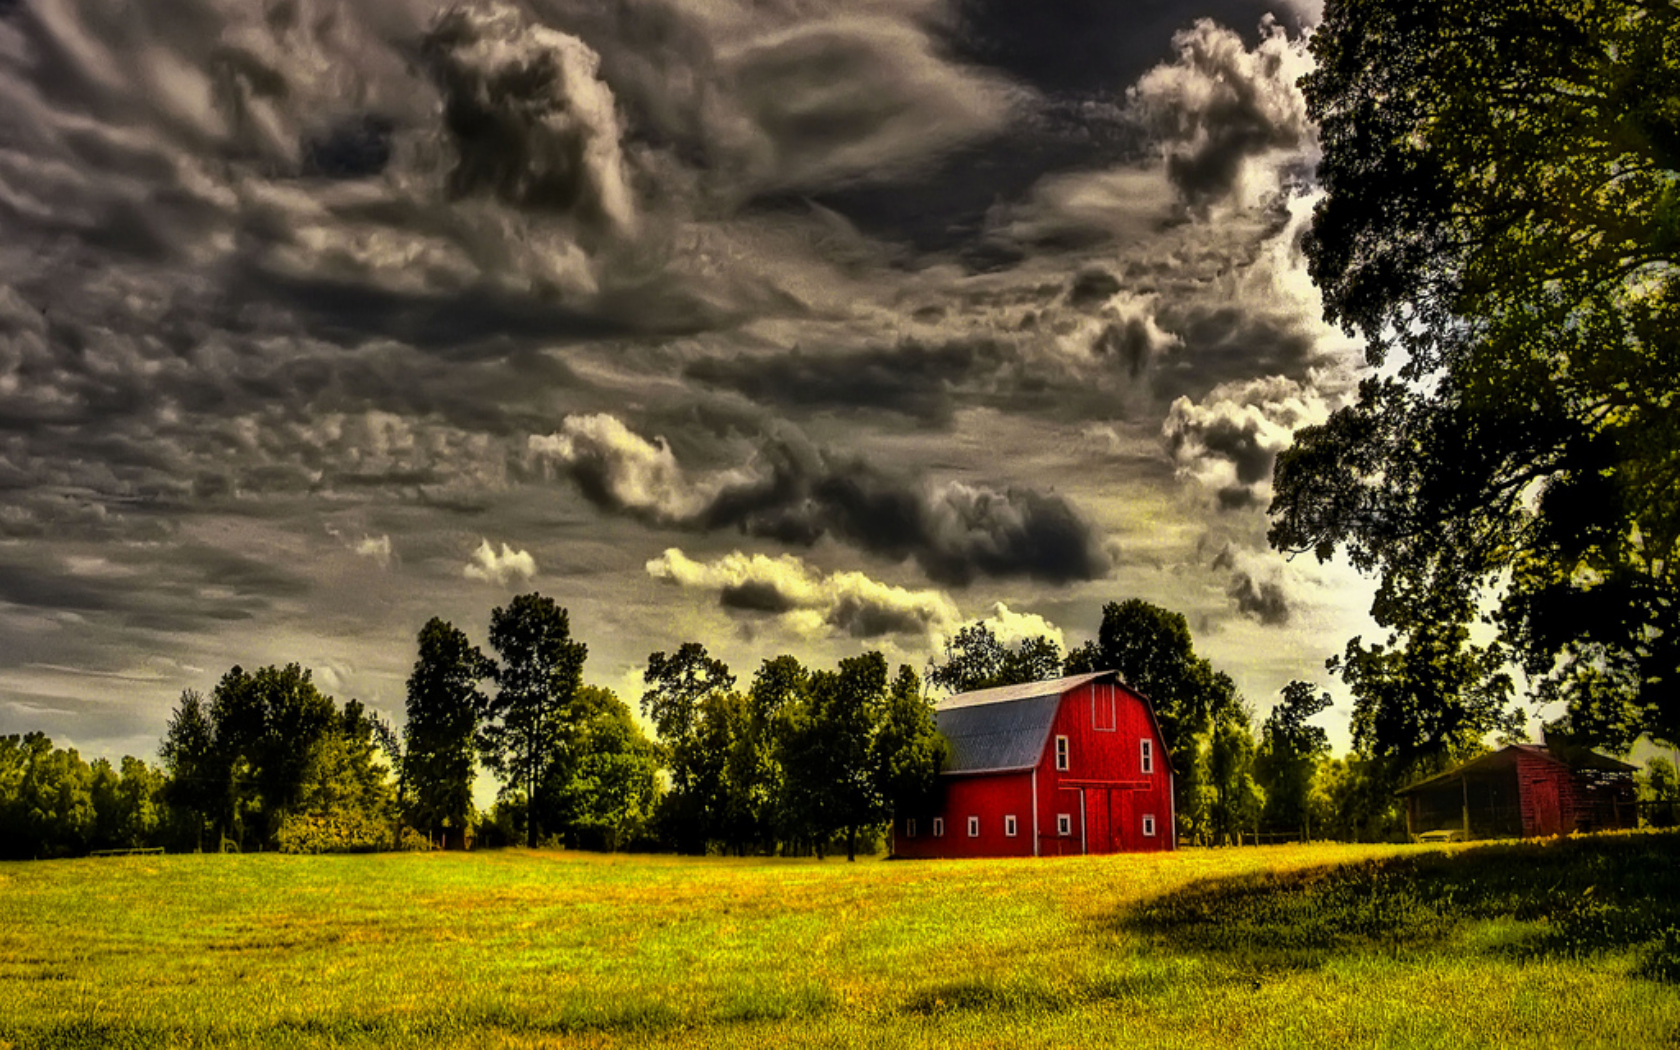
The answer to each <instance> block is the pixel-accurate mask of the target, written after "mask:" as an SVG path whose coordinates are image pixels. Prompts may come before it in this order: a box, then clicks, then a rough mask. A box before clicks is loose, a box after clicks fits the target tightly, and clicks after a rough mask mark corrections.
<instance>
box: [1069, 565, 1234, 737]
mask: <svg viewBox="0 0 1680 1050" xmlns="http://www.w3.org/2000/svg"><path fill="white" fill-rule="evenodd" d="M1089 671H1118V672H1119V673H1120V677H1121V679H1122V680H1123V681H1124V682H1125V683H1126V684H1127V685H1129V686H1131V687H1132V688H1133V689H1135V690H1137V691H1138V692H1139V693H1142V694H1143V695H1144V697H1145V698H1146V699H1148V701H1149V704H1150V706H1151V707H1153V708H1154V710H1155V718H1156V720H1157V721H1158V722H1159V723H1160V724H1161V735H1162V736H1163V737H1165V738H1166V745H1167V750H1168V751H1169V752H1171V753H1172V755H1173V758H1174V766H1175V768H1176V767H1177V766H1178V762H1179V760H1180V759H1181V758H1183V759H1188V757H1189V755H1188V747H1189V744H1190V740H1191V738H1192V737H1193V736H1195V735H1196V734H1197V733H1200V732H1203V731H1204V730H1206V729H1208V728H1209V727H1211V726H1212V725H1213V724H1214V722H1215V721H1216V720H1217V719H1219V718H1220V717H1222V716H1224V715H1226V714H1228V713H1231V712H1234V711H1235V710H1236V709H1237V707H1238V701H1237V690H1236V684H1235V683H1234V682H1232V681H1231V678H1230V676H1229V675H1226V674H1224V673H1223V672H1220V671H1215V670H1214V669H1213V667H1212V666H1211V665H1210V664H1209V663H1208V662H1207V661H1206V660H1204V659H1202V658H1201V657H1199V656H1197V655H1196V650H1195V646H1194V644H1193V643H1192V642H1191V640H1190V624H1189V622H1188V621H1186V620H1185V619H1184V616H1183V614H1181V613H1175V612H1169V611H1168V610H1166V609H1163V608H1161V607H1160V606H1158V605H1151V604H1150V603H1148V602H1146V601H1143V600H1142V599H1140V598H1130V599H1127V600H1126V601H1124V602H1109V603H1108V604H1107V605H1105V606H1103V618H1102V625H1101V626H1100V627H1099V628H1098V629H1097V640H1096V641H1095V642H1087V643H1086V644H1085V645H1084V646H1082V647H1080V648H1079V649H1077V650H1075V651H1073V652H1072V653H1069V654H1068V659H1067V673H1068V674H1082V673H1085V672H1089Z"/></svg>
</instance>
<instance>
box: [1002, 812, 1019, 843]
mask: <svg viewBox="0 0 1680 1050" xmlns="http://www.w3.org/2000/svg"><path fill="white" fill-rule="evenodd" d="M1020 833H1021V822H1020V821H1018V820H1016V819H1015V814H1013V813H1007V814H1005V815H1004V818H1003V834H1004V837H1005V838H1014V837H1015V836H1016V835H1019V834H1020Z"/></svg>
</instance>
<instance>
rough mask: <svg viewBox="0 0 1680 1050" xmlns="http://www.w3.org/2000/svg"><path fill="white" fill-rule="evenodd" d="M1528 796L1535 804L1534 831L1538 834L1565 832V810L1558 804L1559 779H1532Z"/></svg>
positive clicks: (1529, 783) (1559, 833)
mask: <svg viewBox="0 0 1680 1050" xmlns="http://www.w3.org/2000/svg"><path fill="white" fill-rule="evenodd" d="M1528 798H1529V801H1530V803H1531V804H1532V805H1533V806H1534V833H1535V834H1536V835H1561V834H1563V812H1562V810H1561V808H1560V807H1559V806H1558V789H1557V781H1555V780H1530V781H1529V782H1528Z"/></svg>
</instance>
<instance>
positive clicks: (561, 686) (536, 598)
mask: <svg viewBox="0 0 1680 1050" xmlns="http://www.w3.org/2000/svg"><path fill="white" fill-rule="evenodd" d="M490 645H491V647H492V648H494V649H495V650H496V652H497V653H498V654H499V655H500V656H501V667H500V670H499V671H498V672H497V675H496V680H497V683H498V685H499V687H500V688H499V689H498V690H497V692H496V697H495V699H494V700H493V701H492V702H491V703H490V705H489V709H488V712H487V718H486V720H485V726H484V728H483V730H482V731H481V732H480V734H479V747H480V750H481V753H482V755H483V757H484V764H485V765H486V766H488V767H490V769H491V770H492V771H494V772H495V773H496V775H497V776H498V777H500V778H501V780H502V790H503V791H504V792H507V791H517V792H519V793H520V794H522V795H523V796H524V797H525V798H526V799H527V800H532V801H534V802H535V803H536V805H534V806H533V807H532V811H531V812H530V813H529V815H528V819H527V821H526V827H525V844H526V845H528V846H534V845H536V843H537V841H538V839H539V837H540V832H541V830H542V828H543V827H544V826H547V829H548V831H549V832H550V833H551V834H552V833H557V832H559V831H560V830H561V827H560V825H561V824H563V823H564V816H563V814H558V813H549V812H545V808H544V805H543V803H544V802H545V800H547V799H552V798H553V797H554V790H553V788H552V784H553V783H554V782H560V783H563V782H564V781H566V780H567V779H569V778H570V770H571V768H572V766H573V765H574V764H575V762H576V759H577V756H576V754H575V753H574V751H573V736H574V734H575V732H576V728H577V720H576V718H575V717H574V714H573V712H572V704H573V701H574V699H575V697H576V695H577V691H578V687H579V686H580V685H582V684H583V661H584V658H585V657H586V656H587V655H588V648H587V647H586V646H585V645H584V644H583V643H582V642H576V641H573V640H572V632H571V622H570V618H569V617H568V615H567V613H566V610H565V609H562V608H561V607H560V606H559V605H557V604H555V602H554V600H553V599H552V598H545V597H543V596H542V595H541V594H536V593H532V594H521V595H518V596H516V597H515V598H514V599H513V601H511V602H509V603H508V605H507V607H506V608H497V609H495V610H494V611H492V612H491V614H490ZM545 817H546V818H547V819H546V820H545Z"/></svg>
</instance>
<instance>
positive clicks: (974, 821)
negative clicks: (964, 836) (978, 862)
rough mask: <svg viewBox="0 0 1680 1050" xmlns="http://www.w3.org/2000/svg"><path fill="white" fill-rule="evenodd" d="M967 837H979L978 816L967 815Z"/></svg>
mask: <svg viewBox="0 0 1680 1050" xmlns="http://www.w3.org/2000/svg"><path fill="white" fill-rule="evenodd" d="M968 837H969V838H971V839H977V838H979V837H980V818H979V817H969V818H968Z"/></svg>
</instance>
